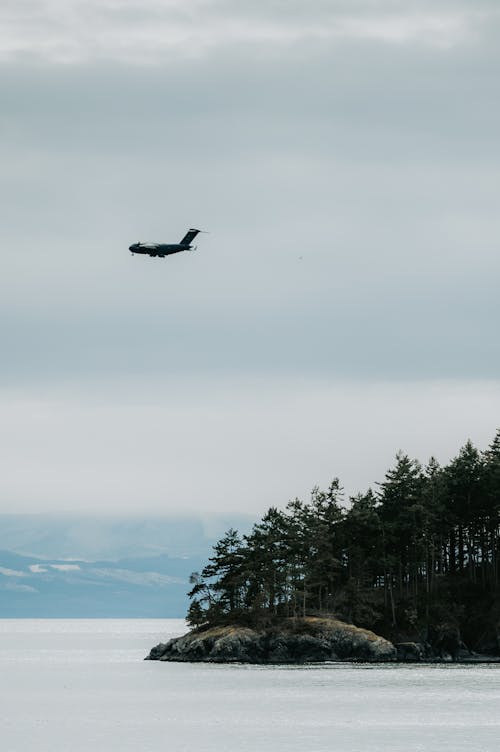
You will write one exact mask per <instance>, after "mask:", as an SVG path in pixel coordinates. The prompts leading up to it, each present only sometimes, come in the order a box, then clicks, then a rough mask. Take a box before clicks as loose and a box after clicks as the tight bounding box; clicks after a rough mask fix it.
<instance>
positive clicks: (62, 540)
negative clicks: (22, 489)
mask: <svg viewBox="0 0 500 752" xmlns="http://www.w3.org/2000/svg"><path fill="white" fill-rule="evenodd" d="M252 522H253V518H251V517H250V516H244V515H234V516H231V517H228V516H218V515H210V516H207V517H205V518H196V517H147V518H140V517H90V516H85V515H76V514H75V515H72V514H10V515H8V514H4V515H0V549H3V550H6V551H14V552H17V553H22V554H27V555H28V554H29V555H33V556H40V557H42V558H43V557H45V556H47V557H58V558H72V557H75V558H78V559H91V560H96V559H109V560H116V559H120V558H124V557H128V558H135V557H145V556H158V555H160V554H168V555H169V556H173V557H183V556H206V555H207V553H208V552H209V551H210V550H211V547H212V545H213V544H214V543H215V542H216V541H217V540H218V539H219V538H220V537H221V535H222V534H223V533H224V532H225V531H226V530H227V529H228V528H230V527H235V528H237V529H238V530H239V531H240V532H245V531H246V530H248V529H249V528H250V527H251V524H252Z"/></svg>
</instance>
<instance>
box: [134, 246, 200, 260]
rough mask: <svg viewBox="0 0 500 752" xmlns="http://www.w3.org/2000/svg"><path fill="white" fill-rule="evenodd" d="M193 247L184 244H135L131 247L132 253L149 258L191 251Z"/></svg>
mask: <svg viewBox="0 0 500 752" xmlns="http://www.w3.org/2000/svg"><path fill="white" fill-rule="evenodd" d="M191 248H192V246H190V245H185V244H183V243H134V244H133V245H131V246H130V247H129V251H131V252H132V253H144V254H146V255H147V256H160V257H161V258H163V257H164V256H170V255H171V254H172V253H180V252H181V251H190V250H191Z"/></svg>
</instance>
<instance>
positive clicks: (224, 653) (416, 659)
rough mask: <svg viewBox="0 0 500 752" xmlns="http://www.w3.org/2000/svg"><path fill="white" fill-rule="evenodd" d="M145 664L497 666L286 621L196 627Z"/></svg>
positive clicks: (342, 625)
mask: <svg viewBox="0 0 500 752" xmlns="http://www.w3.org/2000/svg"><path fill="white" fill-rule="evenodd" d="M146 660H152V661H173V662H184V663H196V662H202V663H254V664H303V663H324V662H329V661H350V662H367V663H387V662H392V663H394V662H398V663H450V662H460V663H493V662H495V663H498V662H500V656H498V655H482V654H475V653H471V652H470V651H468V650H467V649H466V648H465V646H461V647H460V648H459V649H458V648H457V649H456V650H453V649H449V650H446V649H445V647H444V646H441V647H439V648H438V649H436V648H435V647H433V646H431V645H430V644H428V643H419V642H400V643H396V644H393V643H392V642H390V641H389V640H386V639H385V638H384V637H381V636H380V635H377V634H375V633H374V632H372V631H370V630H368V629H361V628H359V627H356V626H354V625H353V624H347V623H346V622H342V621H340V620H339V619H335V618H325V617H304V618H300V619H285V620H283V621H282V622H281V623H280V625H279V626H276V625H274V626H271V627H267V628H261V629H251V628H250V627H246V626H241V625H234V624H232V625H221V626H213V627H209V628H200V629H196V630H193V631H191V632H189V633H188V634H186V635H183V636H182V637H175V638H173V639H171V640H169V641H168V642H166V643H160V644H159V645H156V646H155V647H154V648H152V650H151V652H150V653H149V655H148V656H147V657H146Z"/></svg>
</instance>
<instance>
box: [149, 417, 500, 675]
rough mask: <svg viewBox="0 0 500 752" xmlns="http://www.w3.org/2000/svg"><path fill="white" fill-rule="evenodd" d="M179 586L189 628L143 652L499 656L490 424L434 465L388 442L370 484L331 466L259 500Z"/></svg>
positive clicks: (234, 656) (164, 656) (498, 476)
mask: <svg viewBox="0 0 500 752" xmlns="http://www.w3.org/2000/svg"><path fill="white" fill-rule="evenodd" d="M191 586H192V587H191V590H190V593H189V596H190V598H191V603H190V606H189V610H188V614H187V621H188V625H189V626H190V627H191V631H190V632H189V633H188V634H186V635H183V636H181V637H176V638H174V639H171V640H169V641H167V642H165V643H161V644H160V645H157V646H156V647H154V648H153V649H152V650H151V652H150V654H149V656H147V657H148V659H150V660H160V661H203V662H218V663H221V662H235V661H238V662H245V663H308V662H313V663H314V662H323V661H337V660H338V661H346V660H348V661H368V662H382V661H396V660H397V661H403V662H420V661H466V662H477V661H499V660H500V431H498V432H497V434H496V436H495V438H494V440H493V442H492V443H491V445H490V446H489V447H488V448H487V449H486V450H484V451H482V452H480V451H479V450H478V449H476V447H474V446H473V444H472V443H471V442H470V441H467V442H466V444H465V445H464V446H463V447H462V448H461V449H460V451H459V453H458V455H457V456H456V457H455V458H454V459H452V460H451V462H450V463H449V464H448V465H446V466H445V467H441V466H440V465H439V464H438V462H437V461H436V460H435V459H434V458H433V457H431V458H430V460H429V461H428V463H427V464H426V465H425V466H423V465H421V464H420V463H419V462H418V461H417V460H414V459H411V458H409V457H408V456H407V455H405V454H403V453H402V452H399V453H398V454H397V455H396V461H395V465H394V467H393V468H391V469H390V470H388V471H387V473H386V474H385V479H384V481H383V482H381V483H379V484H378V490H377V491H373V490H372V489H368V490H367V491H366V492H364V493H359V494H357V495H355V496H351V497H350V498H349V499H347V500H345V499H344V496H343V490H342V487H341V485H340V482H339V480H338V478H334V480H333V481H332V483H331V484H330V486H329V487H328V489H327V490H325V491H322V490H320V489H319V488H317V487H316V488H314V489H313V491H312V493H311V497H310V499H309V500H308V501H307V502H303V501H301V500H299V499H294V500H293V501H291V502H289V503H288V504H287V505H286V507H285V508H284V509H278V508H276V507H271V508H270V509H269V510H268V511H267V512H266V514H265V515H264V516H263V517H262V519H261V520H260V521H259V522H257V523H255V524H254V526H253V528H252V529H251V531H250V532H248V533H246V534H244V535H242V536H241V535H240V534H239V533H238V532H237V531H236V530H233V529H230V530H229V531H228V532H227V533H226V534H225V535H224V536H223V537H222V538H221V540H219V541H218V542H217V543H216V544H215V546H214V550H213V555H212V556H211V557H210V558H209V560H208V563H207V565H206V566H205V567H204V568H203V570H202V571H201V572H200V573H193V574H192V576H191Z"/></svg>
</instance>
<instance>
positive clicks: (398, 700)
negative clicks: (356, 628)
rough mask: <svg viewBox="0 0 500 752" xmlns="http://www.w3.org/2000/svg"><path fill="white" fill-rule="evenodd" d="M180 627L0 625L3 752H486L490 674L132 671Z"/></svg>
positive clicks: (167, 667) (492, 729) (442, 669)
mask: <svg viewBox="0 0 500 752" xmlns="http://www.w3.org/2000/svg"><path fill="white" fill-rule="evenodd" d="M183 631H184V623H183V622H182V620H175V619H166V620H157V619H152V620H149V619H148V620H146V619H144V620H143V619H123V620H122V619H104V620H101V619H88V620H86V619H74V620H73V619H68V620H66V619H57V620H51V619H47V620H31V619H24V620H16V619H4V620H0V692H1V704H0V740H1V741H0V747H1V750H2V752H30V751H31V750H36V752H84V751H85V752H115V750H116V751H118V750H119V751H120V752H129V751H130V752H131V751H133V752H139V751H140V752H157V751H158V752H159V751H160V750H162V752H163V751H164V750H172V752H184V751H186V752H188V751H189V752H193V751H194V750H196V752H216V751H217V752H226V750H227V752H229V751H231V752H267V751H268V750H269V752H270V751H271V750H273V752H281V751H282V750H283V751H284V750H287V752H294V751H295V750H297V752H298V751H299V750H300V752H326V751H327V750H328V751H329V752H330V751H331V750H335V752H365V750H366V752H382V750H384V751H388V750H397V751H398V752H401V751H402V750H404V751H405V752H417V751H418V752H438V751H439V752H443V750H444V749H449V750H453V752H457V751H460V750H467V751H468V752H490V750H491V752H493V751H494V750H495V752H496V751H497V750H498V749H499V746H500V712H499V710H500V665H498V664H497V665H481V666H448V665H446V666H444V665H434V666H428V665H426V666H415V665H413V666H410V665H408V666H396V665H390V664H388V665H381V666H375V665H346V664H331V665H327V666H314V667H312V666H311V667H269V666H265V667H264V666H238V665H230V666H218V665H200V664H175V663H160V662H152V661H146V662H144V661H143V660H142V659H143V658H144V656H145V655H146V654H147V652H148V651H149V649H150V648H151V647H152V645H154V644H156V643H157V642H159V641H161V640H163V641H164V640H165V639H166V638H167V637H168V636H172V635H176V634H180V633H181V632H183Z"/></svg>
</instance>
